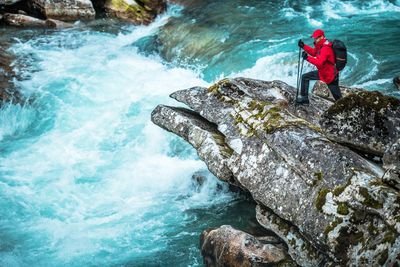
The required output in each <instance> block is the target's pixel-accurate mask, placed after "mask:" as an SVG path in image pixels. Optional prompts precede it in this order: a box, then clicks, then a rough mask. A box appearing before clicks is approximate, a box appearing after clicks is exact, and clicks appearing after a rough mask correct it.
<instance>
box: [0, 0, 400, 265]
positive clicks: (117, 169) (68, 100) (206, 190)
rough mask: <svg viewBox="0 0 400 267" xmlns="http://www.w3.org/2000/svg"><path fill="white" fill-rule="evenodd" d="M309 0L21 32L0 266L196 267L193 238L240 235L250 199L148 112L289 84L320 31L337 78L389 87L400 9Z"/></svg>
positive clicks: (5, 144) (2, 172) (6, 142)
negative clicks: (140, 22) (230, 79)
mask: <svg viewBox="0 0 400 267" xmlns="http://www.w3.org/2000/svg"><path fill="white" fill-rule="evenodd" d="M308 2H309V1H300V2H298V1H289V0H287V1H283V2H282V3H276V2H274V1H255V0H253V1H246V2H244V1H231V2H226V1H211V0H205V1H196V0H193V1H188V4H187V7H185V9H183V10H182V8H178V7H176V6H174V7H172V8H171V9H170V11H169V13H168V14H167V15H165V16H162V17H161V18H159V19H158V20H157V21H156V22H155V23H153V24H151V25H150V26H148V27H134V26H126V25H121V24H118V25H114V26H113V27H111V28H110V29H109V30H107V29H106V30H98V29H97V28H95V27H94V28H86V29H85V28H81V29H67V30H63V31H58V32H40V31H36V32H35V31H33V32H30V31H28V32H21V33H18V34H16V35H15V38H14V44H13V45H12V47H11V48H10V51H11V52H13V53H14V54H15V55H17V56H18V59H17V61H16V64H15V71H16V72H17V73H18V74H19V75H20V76H21V77H23V80H21V81H16V82H15V83H16V86H17V87H18V88H20V90H21V92H22V93H23V94H24V95H26V96H29V97H30V99H31V102H30V103H29V104H27V105H24V106H20V105H5V106H3V107H2V109H1V110H0V157H1V158H0V199H1V202H0V266H99V265H101V266H120V265H128V266H143V265H148V266H198V265H201V263H202V261H201V258H200V252H199V248H198V237H199V234H200V232H201V231H202V230H204V229H205V228H208V227H211V226H219V225H221V224H233V225H238V226H240V227H241V228H246V227H248V221H249V219H250V218H252V217H254V206H253V204H250V203H247V202H245V201H243V200H242V199H241V198H240V197H238V196H237V195H234V194H232V193H230V192H228V190H227V188H226V185H223V184H221V183H220V182H218V181H217V180H216V179H215V177H213V176H212V175H211V174H210V173H209V172H208V171H207V170H206V167H205V165H204V164H203V163H202V162H201V161H200V160H199V159H198V158H197V156H196V154H195V151H194V150H193V149H192V148H191V147H190V146H189V145H188V144H186V143H185V142H183V141H182V140H180V139H179V138H178V137H175V136H173V135H171V134H169V133H166V132H164V131H163V130H161V129H159V128H158V127H156V126H155V125H153V124H152V123H151V122H150V113H151V111H152V109H153V108H154V107H155V106H156V105H157V104H158V103H166V104H168V103H172V100H169V99H168V95H169V94H170V93H171V92H173V91H176V90H179V89H183V88H188V87H191V86H207V85H209V83H210V82H213V81H214V80H216V79H218V78H221V77H223V76H246V77H251V78H259V79H266V80H272V79H281V80H283V81H286V82H288V83H289V84H292V85H294V84H295V83H296V67H297V47H296V42H297V40H298V39H299V38H304V36H305V35H307V36H308V34H309V33H310V32H312V30H313V29H314V28H315V27H317V26H318V27H320V26H321V27H324V29H325V30H326V32H327V33H329V34H330V36H335V37H337V36H340V38H341V39H344V40H345V41H346V44H348V47H349V51H350V53H349V58H350V60H349V67H348V68H347V69H345V71H344V72H343V73H342V81H343V82H344V83H346V84H348V85H361V86H366V87H369V88H371V89H379V90H383V91H384V90H385V88H386V87H388V86H389V84H390V78H391V77H392V76H394V75H395V74H396V71H398V66H397V65H398V62H399V54H398V53H396V52H398V51H397V50H396V49H397V47H398V46H397V43H398V42H399V41H400V36H399V31H398V28H399V26H400V25H399V21H400V20H399V14H400V10H399V2H398V1H378V0H377V1H370V2H368V3H366V2H364V1H356V0H354V1H336V0H329V1H314V2H315V3H314V4H308V5H306V4H307V3H308ZM378 14H379V16H378ZM99 28H101V27H99ZM115 32H119V33H117V34H116V33H115ZM365 32H368V34H365ZM24 36H25V37H24ZM26 36H29V37H26ZM342 37H343V38H342ZM371 40H372V41H371ZM307 42H309V40H307ZM365 50H367V51H365ZM311 69H312V67H311V66H308V65H306V66H305V71H308V70H311ZM377 87H378V88H377ZM387 93H391V94H393V95H398V93H396V92H393V91H390V90H388V91H387ZM170 101H171V102H170ZM174 104H176V103H174ZM198 171H200V172H201V173H202V175H203V176H204V177H206V180H205V184H204V185H203V186H199V185H197V184H195V183H194V182H193V181H192V180H191V176H192V174H193V173H195V172H198Z"/></svg>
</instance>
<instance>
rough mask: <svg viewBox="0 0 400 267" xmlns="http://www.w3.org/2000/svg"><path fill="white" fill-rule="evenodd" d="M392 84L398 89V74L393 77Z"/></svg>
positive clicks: (399, 81)
mask: <svg viewBox="0 0 400 267" xmlns="http://www.w3.org/2000/svg"><path fill="white" fill-rule="evenodd" d="M393 84H394V86H396V88H397V89H400V76H396V77H394V78H393Z"/></svg>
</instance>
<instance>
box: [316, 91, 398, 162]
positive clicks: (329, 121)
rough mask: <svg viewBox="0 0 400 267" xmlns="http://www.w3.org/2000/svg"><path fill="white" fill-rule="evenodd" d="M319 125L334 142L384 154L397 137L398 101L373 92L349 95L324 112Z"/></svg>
mask: <svg viewBox="0 0 400 267" xmlns="http://www.w3.org/2000/svg"><path fill="white" fill-rule="evenodd" d="M321 127H322V129H323V130H324V132H325V134H326V135H327V136H328V137H329V139H331V140H333V141H335V142H338V143H342V144H345V145H347V146H350V147H353V148H355V149H357V150H360V151H363V152H365V153H369V154H373V155H377V156H383V154H384V152H385V150H386V149H387V147H388V146H389V145H390V144H391V143H393V142H394V141H396V140H397V139H398V138H400V100H398V99H396V98H394V97H391V96H384V95H382V94H381V93H379V92H376V91H374V92H370V91H360V92H357V93H352V94H349V95H348V96H346V97H344V98H342V99H340V100H339V101H337V102H336V103H335V104H334V105H332V106H331V107H330V108H329V109H328V110H326V112H324V114H323V116H322V119H321Z"/></svg>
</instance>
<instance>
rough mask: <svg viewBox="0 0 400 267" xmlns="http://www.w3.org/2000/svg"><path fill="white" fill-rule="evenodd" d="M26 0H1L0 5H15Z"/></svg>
mask: <svg viewBox="0 0 400 267" xmlns="http://www.w3.org/2000/svg"><path fill="white" fill-rule="evenodd" d="M22 1H25V0H0V6H2V5H4V6H9V5H15V4H17V3H19V2H22Z"/></svg>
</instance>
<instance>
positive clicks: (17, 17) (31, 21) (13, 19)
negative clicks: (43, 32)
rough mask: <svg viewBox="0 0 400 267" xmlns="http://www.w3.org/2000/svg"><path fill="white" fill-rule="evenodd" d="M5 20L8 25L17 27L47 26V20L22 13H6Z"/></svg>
mask: <svg viewBox="0 0 400 267" xmlns="http://www.w3.org/2000/svg"><path fill="white" fill-rule="evenodd" d="M3 21H4V22H5V23H6V24H7V25H10V26H16V27H34V28H35V27H39V28H43V27H47V26H46V21H44V20H41V19H37V18H34V17H31V16H26V15H21V14H10V13H6V14H4V17H3Z"/></svg>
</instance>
